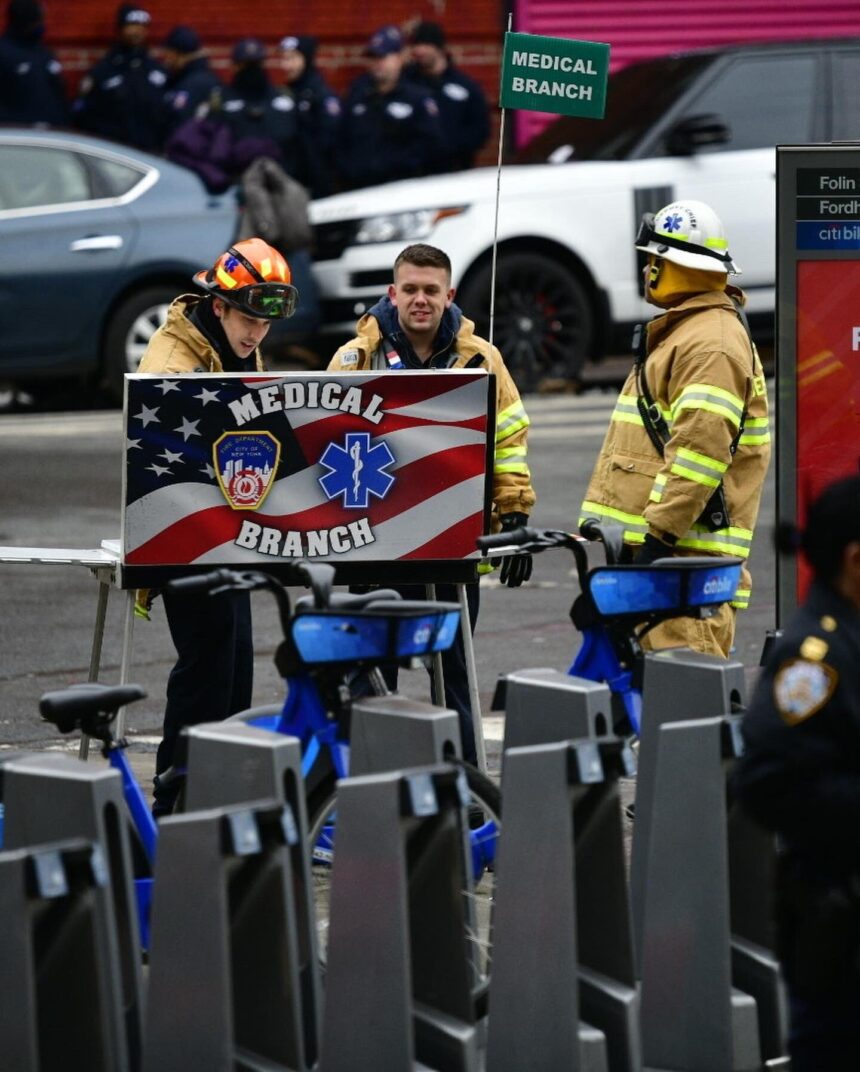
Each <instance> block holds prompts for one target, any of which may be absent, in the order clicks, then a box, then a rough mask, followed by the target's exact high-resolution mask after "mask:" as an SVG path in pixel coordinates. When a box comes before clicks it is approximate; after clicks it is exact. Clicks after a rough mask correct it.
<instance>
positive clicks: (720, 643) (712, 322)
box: [580, 201, 770, 658]
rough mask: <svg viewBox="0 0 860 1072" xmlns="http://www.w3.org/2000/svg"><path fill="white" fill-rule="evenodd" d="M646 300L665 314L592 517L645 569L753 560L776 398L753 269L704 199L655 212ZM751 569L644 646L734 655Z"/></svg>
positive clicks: (619, 424)
mask: <svg viewBox="0 0 860 1072" xmlns="http://www.w3.org/2000/svg"><path fill="white" fill-rule="evenodd" d="M636 248H637V249H639V250H642V251H643V252H645V253H647V254H648V263H647V265H646V268H645V277H646V278H645V294H646V299H647V300H648V301H649V302H650V303H651V304H653V305H656V306H658V307H659V308H660V309H662V310H664V312H662V313H661V314H660V315H658V316H656V317H655V318H654V319H653V320H652V321H651V322H650V323H649V324H648V325H647V328H646V332H645V334H644V335H643V337H642V342H641V344H640V345H639V346H638V347H637V351H638V352H637V355H636V360H635V364H634V367H633V369H632V370H631V372H630V374H629V375H628V377H627V380H626V382H625V384H624V386H623V387H622V389H621V394H620V395H619V396H618V400H617V402H616V404H615V409H614V411H613V414H612V419H611V423H610V426H609V430H608V431H607V434H606V438H605V440H604V443H603V447H602V448H601V451H600V455H599V457H598V459H597V463H596V465H595V467H594V471H593V473H592V475H591V481H590V483H589V486H588V490H587V492H586V496H585V501H584V502H583V504H582V509H581V511H580V523H581V522H582V521H584V520H585V519H587V518H595V519H597V520H599V521H602V522H615V523H618V524H620V525H621V526H622V527H623V530H624V541H625V544H626V545H627V547H628V550H629V553H630V554H631V557H632V559H633V561H635V562H640V563H647V562H652V561H654V560H656V559H658V558H664V557H667V556H671V555H730V556H736V557H738V558H742V559H746V558H747V557H748V555H749V552H750V545H751V543H752V538H753V529H754V528H755V522H756V517H757V515H758V509H759V502H760V499H761V492H762V485H763V483H764V478H765V474H766V472H767V467H768V462H769V460H770V428H769V423H768V406H767V392H766V389H765V381H764V374H763V371H762V366H761V362H760V360H759V357H758V354H757V352H756V349H755V345H754V343H753V341H752V339H751V337H750V334H749V330H748V327H747V324H746V319H745V317H744V315H743V312H742V309H743V305H744V304H745V302H746V297H745V295H744V293H743V291H741V290H740V289H739V288H737V287H734V286H732V285H730V284H729V283H728V276H729V275H730V274H733V275H736V274H739V271H740V270H739V269H738V268H737V267H736V265H735V264H734V262H733V261H732V259H731V257H730V255H729V252H728V243H727V241H726V238H725V234H724V231H723V227H722V224H721V222H720V220H719V218H718V217H717V215H716V213H715V212H714V211H713V209H711V208H710V207H709V206H708V205H705V204H704V203H702V202H701V201H677V202H674V203H673V204H671V205H667V206H666V207H665V208H663V209H661V210H660V211H659V212H658V213H657V214H656V216H651V215H647V214H646V216H645V217H644V218H643V221H642V225H641V227H640V230H639V234H638V235H637V238H636ZM750 594H751V579H750V575H749V572H748V571H747V569H746V568H744V569H743V571H742V575H741V581H740V584H739V586H738V589H737V591H736V592H735V595H734V598H733V600H732V601H731V603H730V604H728V603H727V604H723V605H722V606H721V607H720V608H719V610H718V612H717V613H716V614H715V615H714V616H713V617H711V618H708V619H704V620H701V621H700V620H697V619H694V618H676V619H673V620H670V621H668V622H663V623H661V624H660V625H658V626H656V627H655V628H654V629H652V630H650V631H649V632H648V633H647V634H646V635H645V637H644V638H643V641H642V643H643V647H646V648H648V649H650V650H657V649H662V648H673V647H689V648H692V649H693V650H695V651H699V652H703V653H708V654H712V655H718V656H722V657H723V658H727V657H728V654H729V651H730V650H731V646H732V642H733V639H734V630H735V614H736V610H737V609H738V608H744V607H746V606H748V604H749V600H750Z"/></svg>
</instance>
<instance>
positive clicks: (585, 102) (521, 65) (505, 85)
mask: <svg viewBox="0 0 860 1072" xmlns="http://www.w3.org/2000/svg"><path fill="white" fill-rule="evenodd" d="M608 78H609V45H605V44H600V43H598V42H596V41H574V40H571V39H570V38H567V37H542V36H540V35H538V34H523V33H506V34H505V44H504V51H503V54H502V76H501V86H500V90H499V105H500V106H501V107H502V108H521V109H523V110H525V111H531V112H556V113H558V114H559V115H578V116H584V117H586V118H588V119H602V118H603V113H604V111H605V108H606V83H607V80H608Z"/></svg>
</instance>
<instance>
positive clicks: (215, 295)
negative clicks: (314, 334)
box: [137, 238, 298, 817]
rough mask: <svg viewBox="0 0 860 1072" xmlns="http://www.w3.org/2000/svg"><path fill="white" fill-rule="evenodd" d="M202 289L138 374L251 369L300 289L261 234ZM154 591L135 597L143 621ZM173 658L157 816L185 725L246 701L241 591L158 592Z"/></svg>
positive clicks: (172, 782) (248, 653)
mask: <svg viewBox="0 0 860 1072" xmlns="http://www.w3.org/2000/svg"><path fill="white" fill-rule="evenodd" d="M194 282H195V283H196V284H197V285H198V286H199V287H201V288H202V289H203V290H204V291H206V293H205V294H204V295H199V294H182V295H180V296H179V297H178V298H176V300H175V301H173V302H172V303H171V305H170V308H169V309H168V312H167V320H166V322H165V323H164V324H163V325H162V326H161V327H160V328H159V329H158V331H157V332H156V333H155V334H154V335H153V337H152V339H151V340H150V342H149V345H148V346H147V348H146V352H145V353H144V355H143V359H142V360H141V363H140V368H139V369H138V371H139V372H151V373H161V374H165V375H172V374H176V373H182V372H186V373H187V372H197V373H218V372H256V371H261V370H262V369H263V361H262V357H261V355H260V351H259V346H260V344H261V343H262V341H263V339H264V338H265V337H266V335H267V333H268V331H269V328H270V327H271V326H272V322H273V321H275V320H281V319H284V318H285V317H289V316H292V315H293V313H294V312H295V309H296V304H297V302H298V291H297V290H296V288H295V287H294V286H293V285H292V283H291V281H290V266H289V265H288V264H287V262H286V260H285V259H284V257H283V256H282V255H281V254H280V253H279V252H278V251H277V250H276V249H275V248H274V247H272V246H270V245H269V244H268V243H266V242H264V241H263V240H262V239H261V238H249V239H246V240H245V241H242V242H236V244H235V245H233V246H231V247H230V248H229V249H228V250H226V251H225V252H224V253H222V254H221V256H220V257H219V258H218V259H217V260H216V262H215V264H214V265H213V266H212V267H211V268H209V269H205V270H203V271H200V272H198V273H197V274H196V275H195V276H194ZM151 597H152V593H151V592H146V593H143V592H141V593H139V594H138V607H137V609H138V613H140V614H142V615H144V616H146V617H148V611H149V607H150V605H151V602H152V599H151ZM163 597H164V609H165V613H166V615H167V623H168V625H169V627H170V635H171V638H172V639H173V643H174V645H175V647H176V651H177V660H176V664H175V665H174V667H173V669H172V670H171V672H170V677H169V679H168V682H167V704H166V706H165V710H164V728H163V736H162V741H161V744H160V745H159V747H158V755H157V756H156V762H155V770H156V776H155V792H154V803H153V809H152V811H153V814H154V815H155V816H156V817H159V816H163V815H169V814H170V812H171V811H172V810H173V806H174V804H175V801H176V797H177V795H178V792H179V789H180V785H181V782H180V780H179V779H177V778H176V777H173V776H172V767H173V762H174V754H175V750H176V744H177V741H178V739H179V734H180V732H181V731H182V729H183V727H185V726H190V725H194V724H195V723H197V722H203V721H206V722H209V721H213V720H216V719H224V718H227V717H228V716H229V715H232V714H235V713H236V712H237V711H242V710H244V709H245V708H247V707H250V705H251V693H252V684H253V670H254V651H253V645H252V637H251V603H250V598H249V595H248V593H247V592H226V593H223V594H222V595H219V596H218V597H217V598H216V599H210V598H209V597H208V596H206V595H203V596H187V595H183V596H176V595H173V594H171V593H170V592H169V591H167V590H166V591H165V592H164V593H163Z"/></svg>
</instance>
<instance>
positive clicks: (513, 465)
mask: <svg viewBox="0 0 860 1072" xmlns="http://www.w3.org/2000/svg"><path fill="white" fill-rule="evenodd" d="M493 472H494V473H524V474H525V475H526V476H529V475H530V474H529V467H528V465H526V463H525V462H496V463H495V465H494V466H493Z"/></svg>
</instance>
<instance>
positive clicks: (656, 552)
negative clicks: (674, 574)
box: [633, 532, 673, 566]
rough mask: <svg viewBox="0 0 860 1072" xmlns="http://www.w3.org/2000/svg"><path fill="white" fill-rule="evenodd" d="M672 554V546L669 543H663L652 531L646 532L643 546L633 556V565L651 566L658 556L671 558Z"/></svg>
mask: <svg viewBox="0 0 860 1072" xmlns="http://www.w3.org/2000/svg"><path fill="white" fill-rule="evenodd" d="M672 554H673V551H672V548H671V547H670V546H669V545H668V544H667V543H663V541H662V540H658V539H657V537H656V536H652V535H651V533H650V532H646V533H645V540H644V542H643V544H642V546H641V547H640V548H639V550H638V551H637V552H636V554H635V555H634V556H633V565H634V566H649V565H650V564H651V563H652V562H654V561H655V560H656V559H658V558H671V557H672Z"/></svg>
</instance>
